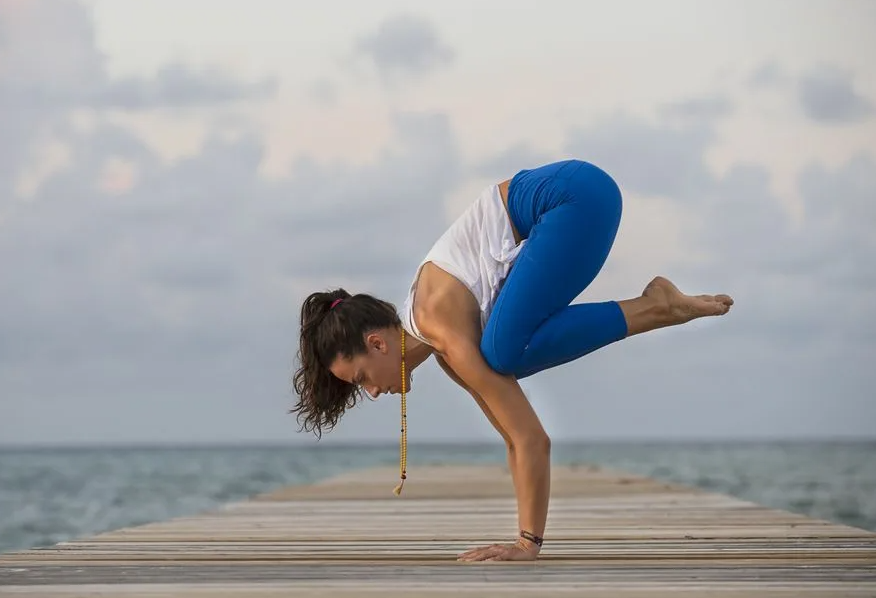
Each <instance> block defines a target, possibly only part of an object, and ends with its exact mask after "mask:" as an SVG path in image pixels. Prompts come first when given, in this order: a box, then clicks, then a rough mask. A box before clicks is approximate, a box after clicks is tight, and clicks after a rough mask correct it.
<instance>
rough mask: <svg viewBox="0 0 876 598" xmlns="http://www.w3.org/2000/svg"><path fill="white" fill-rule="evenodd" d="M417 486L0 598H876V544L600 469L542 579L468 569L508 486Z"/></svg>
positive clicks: (61, 572) (375, 481) (114, 541)
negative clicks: (460, 557) (467, 556)
mask: <svg viewBox="0 0 876 598" xmlns="http://www.w3.org/2000/svg"><path fill="white" fill-rule="evenodd" d="M411 470H412V471H411V474H412V475H411V478H410V479H409V480H408V481H407V483H406V484H405V488H404V493H403V494H402V496H401V497H395V496H393V495H392V487H393V486H394V485H395V482H396V477H397V473H398V472H397V470H395V469H393V468H380V469H371V470H365V471H356V472H350V473H348V474H345V475H341V476H337V477H335V478H331V479H328V480H325V481H323V482H320V483H317V484H313V485H309V486H296V487H290V488H284V489H282V490H279V491H276V492H272V493H268V494H265V495H262V496H257V497H253V499H251V500H248V501H244V502H239V503H234V504H229V505H226V506H224V507H222V508H219V509H216V510H214V511H211V512H207V513H202V514H198V515H194V516H189V517H180V518H177V519H172V520H169V521H163V522H157V523H152V524H148V525H142V526H138V527H132V528H126V529H120V530H116V531H112V532H108V533H104V534H100V535H97V536H95V537H92V538H84V539H81V540H77V541H73V542H64V543H61V544H58V545H56V546H53V547H50V548H43V549H34V550H23V551H18V552H15V553H9V554H4V555H0V596H30V597H32V596H46V597H53V598H61V597H64V598H72V597H80V596H81V597H85V596H89V597H94V596H120V597H125V598H134V597H144V598H145V597H158V596H162V597H168V596H180V597H185V598H190V597H191V598H194V597H198V598H207V597H226V596H227V597H230V596H258V597H275V596H276V597H279V596H283V597H284V598H287V597H288V598H297V597H301V596H322V597H326V598H328V597H344V598H346V597H350V598H352V597H354V596H389V597H401V596H423V597H436V598H437V597H439V596H440V597H446V596H451V595H452V596H456V597H459V598H464V597H468V596H504V597H518V596H519V597H522V596H527V597H528V598H529V597H531V596H613V597H618V598H627V597H629V598H632V597H649V598H662V597H670V596H671V597H676V596H678V595H684V596H721V597H737V596H738V597H742V596H745V597H754V596H787V597H791V596H861V597H863V596H867V597H876V534H874V533H872V532H868V531H865V530H860V529H857V528H853V527H849V526H844V525H839V524H836V523H832V522H827V521H820V520H815V519H811V518H808V517H804V516H802V515H798V514H794V513H788V512H784V511H779V510H775V509H770V508H766V507H763V506H760V505H757V504H754V503H751V502H748V501H744V500H740V499H738V498H734V497H729V496H724V495H720V494H713V493H708V492H704V491H701V490H698V489H694V488H689V487H685V486H680V485H677V484H667V483H664V482H660V481H656V480H652V479H648V478H642V477H638V476H632V475H626V474H623V473H618V472H613V471H606V470H602V469H599V468H595V467H593V468H588V467H581V468H570V467H556V466H555V467H554V468H553V470H552V500H551V511H550V516H549V521H548V531H547V534H546V536H547V542H546V545H545V547H544V550H543V551H542V555H541V557H540V559H539V560H538V561H537V562H535V563H459V562H457V561H456V555H457V554H458V553H460V552H462V551H464V550H466V549H467V548H469V547H472V546H478V545H482V544H486V543H493V542H504V541H508V540H513V538H514V534H515V532H516V529H517V524H516V503H515V501H514V497H513V487H512V485H511V481H510V476H509V475H508V473H507V471H506V470H505V469H504V468H502V467H499V466H475V467H471V466H466V467H456V466H446V467H440V466H430V467H425V466H418V467H413V468H411Z"/></svg>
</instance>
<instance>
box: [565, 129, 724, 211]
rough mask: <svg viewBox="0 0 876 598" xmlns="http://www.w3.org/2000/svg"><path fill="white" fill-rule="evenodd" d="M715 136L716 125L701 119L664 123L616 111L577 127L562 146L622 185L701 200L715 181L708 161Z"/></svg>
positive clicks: (638, 191)
mask: <svg viewBox="0 0 876 598" xmlns="http://www.w3.org/2000/svg"><path fill="white" fill-rule="evenodd" d="M714 139H715V131H714V129H713V128H712V126H711V125H709V124H708V123H705V122H702V121H694V122H691V123H686V124H680V125H663V124H649V123H646V122H644V121H640V120H637V119H634V118H632V117H629V116H624V115H618V116H614V117H610V118H606V119H605V120H602V121H599V122H597V123H594V124H592V125H589V126H586V127H576V128H573V129H572V130H571V131H570V132H569V134H568V136H567V141H566V144H565V147H564V149H565V152H566V153H567V154H569V155H572V156H576V157H578V158H581V159H583V160H587V161H589V162H594V163H596V164H599V165H600V166H601V167H602V168H604V169H605V170H606V171H607V172H609V174H611V175H612V176H613V177H615V179H616V180H618V181H619V184H620V186H621V188H622V189H624V188H625V189H627V190H629V191H633V192H636V193H644V194H649V195H665V196H670V197H674V198H677V199H683V200H688V201H699V200H700V198H701V197H700V196H701V193H702V190H703V189H708V188H710V187H711V186H712V185H713V183H714V182H713V177H712V175H711V174H710V173H709V171H708V169H707V167H706V165H705V160H704V156H705V150H706V148H707V147H709V145H710V144H711V143H712V142H713V141H714Z"/></svg>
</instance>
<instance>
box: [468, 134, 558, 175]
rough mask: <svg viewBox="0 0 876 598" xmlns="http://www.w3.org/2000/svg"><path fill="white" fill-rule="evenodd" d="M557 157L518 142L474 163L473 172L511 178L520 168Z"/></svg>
mask: <svg viewBox="0 0 876 598" xmlns="http://www.w3.org/2000/svg"><path fill="white" fill-rule="evenodd" d="M555 159H556V156H553V155H551V154H549V153H547V152H540V151H537V150H534V149H533V148H532V147H531V146H530V145H528V144H526V143H518V144H515V145H512V146H510V147H509V148H508V149H506V150H503V151H500V152H498V153H496V154H494V155H492V156H490V157H488V158H486V159H484V160H480V161H478V162H476V163H475V164H474V165H473V167H472V169H471V172H472V174H476V175H479V176H483V177H490V178H493V179H497V180H498V179H502V178H510V177H511V176H513V175H514V174H516V173H517V171H519V170H522V169H524V168H533V167H535V166H538V165H541V164H547V163H548V162H552V161H553V160H555Z"/></svg>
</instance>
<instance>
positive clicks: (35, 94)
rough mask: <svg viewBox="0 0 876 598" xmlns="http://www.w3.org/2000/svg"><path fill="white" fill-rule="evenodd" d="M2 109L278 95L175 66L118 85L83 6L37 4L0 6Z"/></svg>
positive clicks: (216, 73) (263, 84)
mask: <svg viewBox="0 0 876 598" xmlns="http://www.w3.org/2000/svg"><path fill="white" fill-rule="evenodd" d="M0 33H2V38H3V40H4V43H3V45H2V46H0V64H2V71H0V72H2V76H0V109H2V110H3V111H4V112H9V111H14V112H15V113H22V112H25V113H30V114H32V113H33V112H34V111H35V110H39V111H41V112H45V111H47V110H50V109H54V110H66V109H69V108H79V107H88V108H98V109H100V108H119V109H125V110H142V109H147V108H168V107H172V108H179V107H187V106H193V105H198V106H203V105H210V104H218V103H225V102H230V101H235V100H240V99H252V98H265V97H269V96H272V95H274V94H275V93H276V91H277V81H276V80H275V79H273V78H266V79H262V80H260V81H256V82H253V83H244V82H239V81H235V80H234V79H232V78H230V77H228V76H227V75H225V74H223V73H222V72H221V71H220V70H218V69H216V68H214V69H204V70H195V69H192V68H190V67H187V66H186V65H183V64H169V65H165V66H163V67H162V68H161V69H159V71H158V73H157V74H156V75H155V76H154V77H151V78H124V79H120V80H113V79H110V78H109V75H108V74H107V72H106V65H105V59H104V57H103V56H102V55H101V54H100V52H99V51H98V50H97V46H96V43H95V32H94V26H93V24H92V22H91V18H90V15H89V13H88V11H87V9H86V8H85V7H84V6H83V5H82V4H81V3H79V2H75V1H70V2H55V1H53V0H32V1H30V2H24V3H19V4H16V5H11V4H9V5H2V6H0Z"/></svg>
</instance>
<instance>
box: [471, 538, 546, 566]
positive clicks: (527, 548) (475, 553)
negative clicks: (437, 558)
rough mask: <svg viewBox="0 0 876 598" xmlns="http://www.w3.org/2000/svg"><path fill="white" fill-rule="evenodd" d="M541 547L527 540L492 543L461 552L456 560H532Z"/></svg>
mask: <svg viewBox="0 0 876 598" xmlns="http://www.w3.org/2000/svg"><path fill="white" fill-rule="evenodd" d="M539 552H541V547H540V546H537V545H536V544H533V543H532V542H529V541H527V540H519V541H517V542H516V543H514V544H493V545H492V546H483V547H481V548H474V549H472V550H469V551H468V552H463V553H462V554H461V555H459V557H458V558H457V559H456V560H457V561H466V562H473V561H534V560H535V559H536V558H538V553H539Z"/></svg>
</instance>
